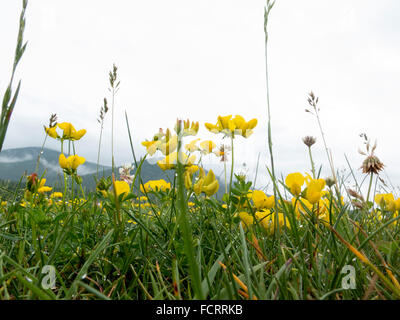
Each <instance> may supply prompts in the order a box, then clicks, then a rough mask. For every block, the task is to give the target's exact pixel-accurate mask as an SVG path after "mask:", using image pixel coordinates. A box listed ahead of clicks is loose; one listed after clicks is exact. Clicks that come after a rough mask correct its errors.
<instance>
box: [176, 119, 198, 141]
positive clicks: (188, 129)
mask: <svg viewBox="0 0 400 320" xmlns="http://www.w3.org/2000/svg"><path fill="white" fill-rule="evenodd" d="M199 127H200V126H199V123H198V122H194V121H192V123H190V121H189V119H187V120H186V121H183V134H182V136H184V137H185V136H195V135H196V134H197V132H198V131H199ZM174 129H175V132H177V131H178V124H176V125H175V128H174Z"/></svg>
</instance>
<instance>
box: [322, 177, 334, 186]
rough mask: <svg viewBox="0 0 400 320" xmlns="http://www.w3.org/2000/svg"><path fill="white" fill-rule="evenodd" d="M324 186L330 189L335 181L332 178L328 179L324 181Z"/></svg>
mask: <svg viewBox="0 0 400 320" xmlns="http://www.w3.org/2000/svg"><path fill="white" fill-rule="evenodd" d="M325 182H326V185H327V186H328V187H329V188H330V187H332V186H333V185H334V184H335V182H336V181H335V179H334V178H332V177H328V178H326V179H325Z"/></svg>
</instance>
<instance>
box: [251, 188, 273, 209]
mask: <svg viewBox="0 0 400 320" xmlns="http://www.w3.org/2000/svg"><path fill="white" fill-rule="evenodd" d="M250 196H251V199H252V200H253V203H254V206H255V208H256V209H257V210H261V209H271V208H272V207H273V206H274V204H275V197H274V196H270V197H268V196H267V195H266V194H265V193H264V192H263V191H261V190H253V191H252V192H251V195H250Z"/></svg>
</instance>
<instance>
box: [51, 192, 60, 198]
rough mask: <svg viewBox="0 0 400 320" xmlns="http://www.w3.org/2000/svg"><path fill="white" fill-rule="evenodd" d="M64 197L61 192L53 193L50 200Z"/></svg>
mask: <svg viewBox="0 0 400 320" xmlns="http://www.w3.org/2000/svg"><path fill="white" fill-rule="evenodd" d="M62 197H63V194H62V193H61V192H53V193H52V194H51V195H50V198H62Z"/></svg>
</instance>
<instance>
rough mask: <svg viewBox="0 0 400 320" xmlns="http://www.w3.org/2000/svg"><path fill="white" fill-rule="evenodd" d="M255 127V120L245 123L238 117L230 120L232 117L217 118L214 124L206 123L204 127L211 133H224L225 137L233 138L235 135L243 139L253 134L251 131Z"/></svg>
mask: <svg viewBox="0 0 400 320" xmlns="http://www.w3.org/2000/svg"><path fill="white" fill-rule="evenodd" d="M256 126H257V119H251V120H250V121H248V122H246V121H245V120H244V118H243V117H242V116H240V115H236V116H235V117H234V118H232V115H228V116H225V117H222V116H219V117H218V121H217V123H216V124H212V123H206V124H205V127H206V128H207V129H208V130H209V131H211V132H212V133H216V134H217V133H224V134H225V135H226V136H229V137H232V138H234V137H235V135H241V136H243V137H244V138H248V137H250V135H252V134H253V129H254V128H255V127H256Z"/></svg>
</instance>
